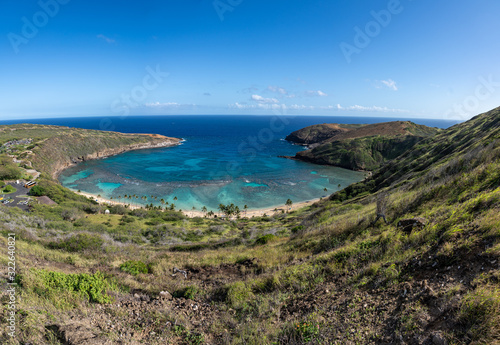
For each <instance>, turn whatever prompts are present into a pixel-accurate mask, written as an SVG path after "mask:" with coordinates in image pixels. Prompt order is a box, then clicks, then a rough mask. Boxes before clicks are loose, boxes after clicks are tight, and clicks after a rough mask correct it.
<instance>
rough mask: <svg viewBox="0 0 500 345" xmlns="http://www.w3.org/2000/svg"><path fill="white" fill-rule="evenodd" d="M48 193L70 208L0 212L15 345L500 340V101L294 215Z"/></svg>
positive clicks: (8, 339)
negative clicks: (12, 249) (10, 266)
mask: <svg viewBox="0 0 500 345" xmlns="http://www.w3.org/2000/svg"><path fill="white" fill-rule="evenodd" d="M45 188H47V189H55V188H60V190H59V192H58V195H60V197H61V198H60V199H59V205H57V206H52V207H50V206H43V205H38V206H36V207H35V208H34V211H33V212H32V213H29V214H26V213H23V212H21V211H20V210H17V209H16V208H8V209H7V208H2V207H0V232H1V233H2V234H3V236H2V237H0V242H2V247H4V248H5V247H6V245H7V234H8V233H10V232H15V233H16V239H17V240H16V246H17V251H16V260H17V278H16V279H17V281H18V283H19V284H20V285H19V288H18V291H17V293H18V296H19V297H20V298H19V300H18V305H17V307H18V313H17V317H18V327H17V335H16V338H11V337H9V336H8V334H7V333H6V331H5V330H6V326H7V323H6V322H7V321H6V319H5V318H2V319H1V321H0V325H1V327H2V331H3V333H2V335H1V338H0V342H1V343H2V344H4V343H5V344H19V343H24V344H26V343H34V344H73V345H76V344H82V345H83V344H141V343H143V344H255V345H263V344H269V345H271V344H429V345H432V344H450V345H452V344H455V345H459V344H460V345H462V344H500V332H499V330H500V285H499V284H500V281H499V279H500V270H499V262H500V108H497V109H494V110H492V111H490V112H488V113H485V114H481V115H479V116H477V117H475V118H474V119H472V120H470V121H468V122H466V123H463V124H460V125H456V126H453V127H451V128H449V129H446V130H443V131H440V133H438V134H436V135H434V136H432V137H430V138H427V139H423V140H421V141H419V142H418V143H417V144H416V145H414V146H413V147H412V148H411V149H409V150H408V151H407V152H405V153H403V154H402V155H401V156H399V157H397V158H396V159H394V160H393V161H391V164H388V165H385V166H383V167H382V168H381V169H379V170H376V171H375V172H374V173H373V176H372V177H371V178H368V179H366V180H365V181H363V182H360V183H357V184H354V185H351V186H349V187H348V188H346V189H344V190H342V191H340V192H337V193H335V194H333V195H331V196H330V197H329V198H328V199H324V200H322V201H321V202H319V203H316V204H314V205H312V206H310V207H307V208H304V209H302V210H300V211H295V212H292V213H288V214H281V213H279V214H276V215H271V216H269V217H262V218H252V219H244V218H242V219H233V220H222V219H208V218H192V219H189V218H185V217H184V216H182V215H181V214H180V213H179V212H175V211H164V210H158V209H150V210H144V209H140V210H129V209H127V208H124V207H121V206H106V205H96V204H95V203H92V202H91V201H86V200H84V199H76V198H73V199H71V198H70V195H71V193H70V192H69V191H68V194H67V195H65V194H64V193H63V191H64V190H66V189H64V188H63V187H60V186H56V185H55V184H54V185H46V186H45ZM66 191H67V190H66ZM105 209H109V211H110V214H104V213H103V211H104V210H105ZM384 220H385V221H384ZM0 261H1V262H2V263H3V264H4V265H6V263H7V262H8V257H7V253H6V252H0ZM2 274H4V273H2ZM4 278H6V276H4ZM1 291H2V297H1V299H2V302H3V305H4V306H5V305H6V301H8V299H9V296H8V294H7V293H6V292H5V291H6V289H2V290H1ZM6 312H7V308H5V307H4V313H6Z"/></svg>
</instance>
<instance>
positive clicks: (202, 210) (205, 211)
mask: <svg viewBox="0 0 500 345" xmlns="http://www.w3.org/2000/svg"><path fill="white" fill-rule="evenodd" d="M201 212H203V213H205V217H206V216H207V215H206V213H207V207H206V206H203V207H202V208H201Z"/></svg>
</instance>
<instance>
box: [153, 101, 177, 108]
mask: <svg viewBox="0 0 500 345" xmlns="http://www.w3.org/2000/svg"><path fill="white" fill-rule="evenodd" d="M178 106H180V104H179V103H176V102H167V103H160V102H154V103H146V107H148V108H171V107H178Z"/></svg>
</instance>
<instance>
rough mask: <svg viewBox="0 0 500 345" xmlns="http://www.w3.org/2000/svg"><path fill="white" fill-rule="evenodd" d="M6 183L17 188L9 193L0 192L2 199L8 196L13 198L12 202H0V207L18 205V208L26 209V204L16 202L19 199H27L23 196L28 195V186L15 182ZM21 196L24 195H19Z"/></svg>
mask: <svg viewBox="0 0 500 345" xmlns="http://www.w3.org/2000/svg"><path fill="white" fill-rule="evenodd" d="M7 184H9V185H11V186H12V187H14V188H16V189H17V190H16V191H15V192H14V193H10V194H0V197H3V198H4V200H5V199H7V198H9V197H10V198H12V199H14V202H10V203H8V204H1V203H0V207H2V206H7V207H19V208H20V209H22V210H24V211H27V210H28V205H18V203H19V202H20V201H26V200H28V199H27V198H26V197H25V196H26V195H28V193H29V191H30V190H29V189H28V188H24V186H23V185H22V184H15V183H7ZM21 196H24V197H21Z"/></svg>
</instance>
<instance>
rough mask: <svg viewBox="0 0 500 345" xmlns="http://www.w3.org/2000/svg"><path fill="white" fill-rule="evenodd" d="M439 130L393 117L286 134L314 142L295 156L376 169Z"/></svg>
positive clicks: (300, 158) (319, 127) (351, 166)
mask: <svg viewBox="0 0 500 345" xmlns="http://www.w3.org/2000/svg"><path fill="white" fill-rule="evenodd" d="M335 128H337V129H335ZM438 132H439V129H437V128H431V127H427V126H423V125H417V124H415V123H412V122H410V121H394V122H384V123H377V124H372V125H361V126H360V125H357V126H354V125H349V126H345V125H336V124H333V125H331V124H330V125H329V124H325V125H317V126H310V127H306V128H304V129H302V130H299V131H297V132H294V133H295V134H294V133H292V134H291V135H290V136H289V137H287V138H288V140H291V141H294V142H298V143H303V142H304V143H308V144H310V143H312V144H313V145H310V146H309V148H310V149H308V150H305V151H300V152H298V153H297V154H296V155H295V157H294V158H295V159H299V160H302V161H307V162H312V163H316V164H323V165H333V166H338V167H342V168H346V169H351V170H375V169H377V168H379V167H380V166H382V165H383V164H384V163H386V162H387V161H389V160H391V159H394V158H396V157H398V156H399V155H400V154H402V153H403V152H405V151H407V150H409V149H410V148H412V147H413V146H414V145H415V144H416V143H417V142H419V141H420V140H422V139H423V138H426V137H430V136H433V135H435V134H436V133H438ZM296 138H298V141H296Z"/></svg>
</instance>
